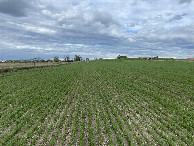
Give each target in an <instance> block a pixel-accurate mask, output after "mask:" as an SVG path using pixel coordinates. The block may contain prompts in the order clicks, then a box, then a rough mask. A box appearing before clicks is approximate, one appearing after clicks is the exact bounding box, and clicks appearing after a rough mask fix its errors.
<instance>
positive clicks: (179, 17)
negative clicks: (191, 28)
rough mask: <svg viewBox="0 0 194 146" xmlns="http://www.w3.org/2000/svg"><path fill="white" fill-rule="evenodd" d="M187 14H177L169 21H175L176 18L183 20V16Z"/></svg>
mask: <svg viewBox="0 0 194 146" xmlns="http://www.w3.org/2000/svg"><path fill="white" fill-rule="evenodd" d="M186 15H187V14H182V15H175V16H174V17H172V18H171V19H170V20H169V21H170V22H172V21H175V20H181V19H183V16H186Z"/></svg>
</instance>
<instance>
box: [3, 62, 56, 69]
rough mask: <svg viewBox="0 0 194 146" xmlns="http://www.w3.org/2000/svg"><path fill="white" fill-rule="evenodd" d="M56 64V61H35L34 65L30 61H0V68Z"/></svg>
mask: <svg viewBox="0 0 194 146" xmlns="http://www.w3.org/2000/svg"><path fill="white" fill-rule="evenodd" d="M51 65H58V63H56V62H36V63H35V65H34V63H33V62H31V63H11V62H8V63H0V69H2V68H15V67H33V66H51Z"/></svg>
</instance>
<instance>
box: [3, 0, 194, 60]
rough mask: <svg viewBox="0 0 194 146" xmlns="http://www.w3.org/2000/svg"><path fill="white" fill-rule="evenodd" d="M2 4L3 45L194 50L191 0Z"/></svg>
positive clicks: (131, 51)
mask: <svg viewBox="0 0 194 146" xmlns="http://www.w3.org/2000/svg"><path fill="white" fill-rule="evenodd" d="M7 2H9V3H12V2H13V1H10V0H9V1H7ZM0 4H3V5H1V6H0V16H1V22H0V27H1V28H2V29H1V30H0V42H1V43H0V50H3V49H4V50H5V49H6V48H11V47H12V48H14V46H16V47H15V48H16V49H24V51H25V50H26V51H27V50H28V49H29V50H33V51H34V52H35V51H36V50H42V56H44V54H45V53H46V54H49V53H51V54H54V53H56V54H57V53H58V54H60V52H63V53H68V54H72V53H76V52H77V53H80V54H84V55H86V54H87V53H88V55H89V56H93V55H92V52H94V54H97V55H100V56H101V57H102V56H103V55H104V57H106V58H109V57H110V56H111V54H112V56H114V55H117V54H126V55H130V56H141V54H143V55H158V56H160V55H162V56H165V55H168V54H169V55H171V56H176V57H180V58H181V57H182V58H185V56H187V57H188V55H189V53H190V54H194V53H193V48H192V47H194V38H193V34H194V25H193V24H194V9H193V7H194V3H193V1H192V0H172V1H169V0H160V1H155V0H147V1H145V0H138V1H136V0H128V1H121V0H107V1H104V0H98V1H95V2H94V1H91V0H82V1H78V0H66V1H62V0H59V1H57V2H56V1H55V0H41V1H38V0H34V1H32V2H27V1H25V2H24V1H23V0H19V1H18V4H21V7H19V6H17V5H15V7H14V9H13V10H11V9H6V11H4V9H5V8H6V7H7V6H8V5H7V4H6V3H5V0H0ZM16 12H17V13H16ZM9 15H11V16H9ZM12 16H14V17H12ZM21 16H26V17H21ZM2 42H3V43H2ZM10 42H11V44H12V45H10ZM96 46H98V47H96ZM41 48H42V49H41ZM115 48H116V49H115ZM169 48H173V50H174V51H170V49H169ZM99 49H100V51H99ZM99 52H100V53H99ZM32 53H33V52H32ZM107 54H109V55H108V56H107ZM192 56H194V55H192ZM0 57H1V56H0Z"/></svg>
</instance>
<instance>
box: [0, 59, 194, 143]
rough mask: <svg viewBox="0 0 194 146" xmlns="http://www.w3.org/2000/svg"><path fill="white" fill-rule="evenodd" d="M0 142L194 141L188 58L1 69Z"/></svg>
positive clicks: (193, 66) (193, 77) (193, 68)
mask: <svg viewBox="0 0 194 146" xmlns="http://www.w3.org/2000/svg"><path fill="white" fill-rule="evenodd" d="M0 101H1V102H0V145H131V144H133V145H194V143H193V139H194V137H193V135H194V63H193V62H178V61H176V62H175V61H127V60H121V61H118V60H111V61H93V62H80V63H75V64H69V65H63V66H56V67H48V68H39V69H31V70H24V71H20V72H15V73H10V74H6V75H0Z"/></svg>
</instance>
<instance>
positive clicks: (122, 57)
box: [117, 55, 127, 59]
mask: <svg viewBox="0 0 194 146" xmlns="http://www.w3.org/2000/svg"><path fill="white" fill-rule="evenodd" d="M117 59H127V56H120V55H119V56H117Z"/></svg>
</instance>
